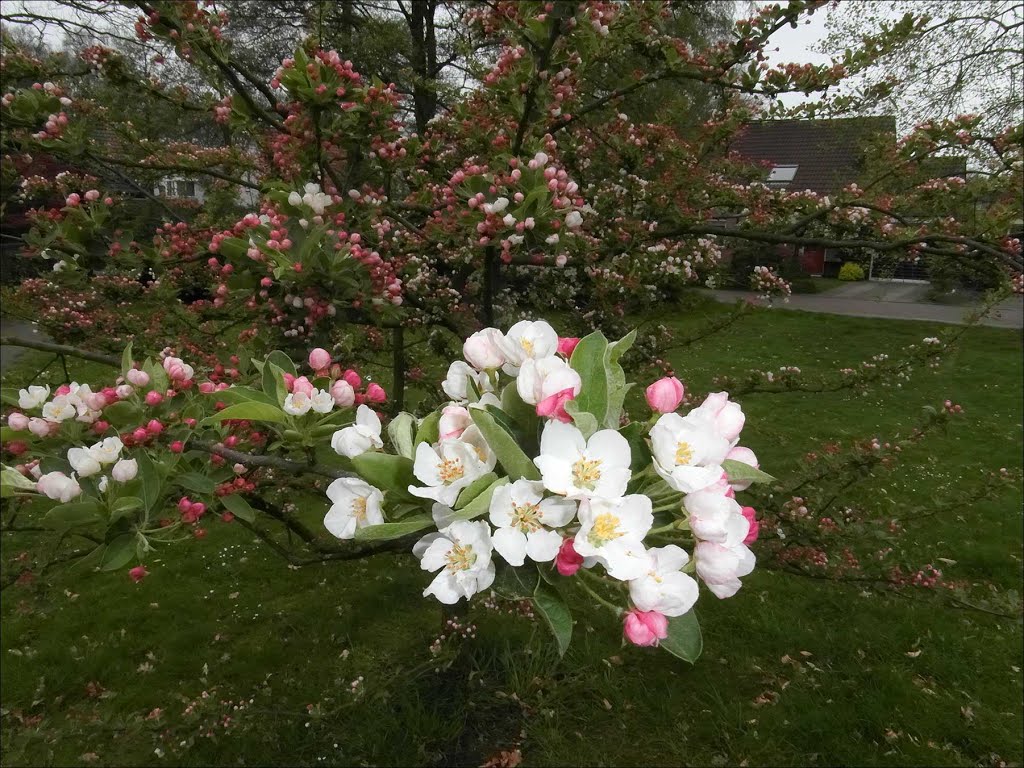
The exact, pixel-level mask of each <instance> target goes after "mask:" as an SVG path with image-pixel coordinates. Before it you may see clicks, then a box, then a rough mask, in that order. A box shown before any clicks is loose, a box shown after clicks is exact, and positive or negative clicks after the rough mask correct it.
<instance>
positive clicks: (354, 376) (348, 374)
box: [341, 368, 363, 389]
mask: <svg viewBox="0 0 1024 768" xmlns="http://www.w3.org/2000/svg"><path fill="white" fill-rule="evenodd" d="M341 378H343V379H344V380H345V381H347V382H348V383H349V384H351V385H352V389H359V388H360V387H361V386H363V380H362V379H361V378H359V374H358V373H356V372H355V371H353V370H352V369H351V368H349V369H348V370H347V371H345V373H343V374H342V376H341Z"/></svg>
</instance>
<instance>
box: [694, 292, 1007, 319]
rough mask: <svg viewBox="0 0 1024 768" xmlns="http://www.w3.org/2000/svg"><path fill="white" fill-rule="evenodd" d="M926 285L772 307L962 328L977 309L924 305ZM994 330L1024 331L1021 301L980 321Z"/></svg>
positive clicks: (728, 295) (720, 297)
mask: <svg viewBox="0 0 1024 768" xmlns="http://www.w3.org/2000/svg"><path fill="white" fill-rule="evenodd" d="M927 290H928V286H927V285H922V284H920V283H880V282H859V283H852V284H850V285H843V286H840V287H838V288H835V289H833V290H831V291H828V292H827V293H817V294H795V295H793V296H791V297H790V299H789V303H788V304H782V303H781V302H780V301H778V300H776V301H775V302H773V304H774V306H777V307H782V308H785V309H798V310H803V311H804V312H824V313H827V314H833V315H852V316H854V317H882V318H889V319H893V320H929V321H932V322H936V323H953V324H957V325H961V324H963V323H964V322H965V316H966V315H967V314H968V313H970V312H972V311H973V310H975V309H977V307H978V304H977V303H969V304H959V305H950V304H938V303H935V302H931V301H925V299H924V296H925V293H926V292H927ZM711 295H712V296H713V297H714V298H715V299H716V300H717V301H722V302H726V303H729V304H731V303H732V302H734V301H736V300H737V299H744V300H747V301H750V302H753V303H754V304H758V305H761V306H766V305H767V302H765V301H764V300H762V299H760V298H758V297H757V294H755V293H754V292H753V291H712V292H711ZM981 324H982V325H989V326H993V327H995V328H1024V297H1021V296H1012V297H1010V298H1009V299H1006V300H1005V301H1003V302H1000V304H999V305H998V306H997V307H996V308H995V309H994V310H993V311H992V312H991V313H990V314H989V315H988V317H986V318H985V319H984V320H982V321H981Z"/></svg>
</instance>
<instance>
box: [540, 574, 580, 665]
mask: <svg viewBox="0 0 1024 768" xmlns="http://www.w3.org/2000/svg"><path fill="white" fill-rule="evenodd" d="M533 604H534V605H535V606H537V610H538V611H539V612H540V615H541V616H543V617H544V621H545V622H547V625H548V629H550V630H551V634H553V635H554V636H555V642H557V643H558V655H559V656H564V655H565V652H566V651H567V650H568V649H569V643H571V642H572V614H571V613H570V612H569V606H567V605H566V604H565V600H563V599H562V596H561V595H560V594H558V592H556V591H555V590H554V589H552V588H551V587H549V586H548V585H547V584H545V583H544V582H543V581H538V582H537V587H536V589H534V591H533Z"/></svg>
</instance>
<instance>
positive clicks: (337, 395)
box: [331, 379, 356, 408]
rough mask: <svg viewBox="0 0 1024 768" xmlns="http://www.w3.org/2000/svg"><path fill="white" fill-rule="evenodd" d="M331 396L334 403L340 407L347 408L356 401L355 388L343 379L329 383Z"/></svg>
mask: <svg viewBox="0 0 1024 768" xmlns="http://www.w3.org/2000/svg"><path fill="white" fill-rule="evenodd" d="M331 397H333V398H334V404H335V405H337V406H339V407H341V408H348V407H349V406H350V405H352V404H353V403H354V402H355V401H356V393H355V390H354V389H352V385H351V384H349V383H348V382H347V381H345V380H344V379H338V380H337V381H336V382H334V384H332V385H331Z"/></svg>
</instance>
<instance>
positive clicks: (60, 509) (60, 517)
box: [43, 499, 103, 528]
mask: <svg viewBox="0 0 1024 768" xmlns="http://www.w3.org/2000/svg"><path fill="white" fill-rule="evenodd" d="M102 519H103V518H102V516H101V515H100V505H99V502H97V501H96V500H95V499H90V500H88V501H72V502H70V503H68V504H58V505H57V506H56V507H54V508H53V509H51V510H50V511H49V512H47V513H46V514H45V515H44V516H43V522H44V523H46V524H47V525H49V526H52V527H54V528H77V527H78V526H80V525H92V524H93V523H98V522H100V520H102Z"/></svg>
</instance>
